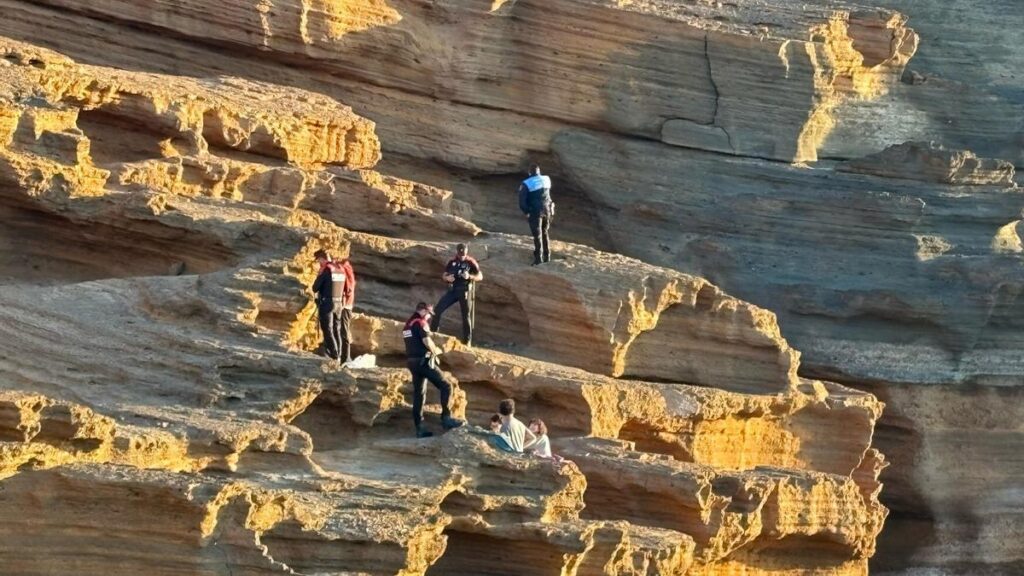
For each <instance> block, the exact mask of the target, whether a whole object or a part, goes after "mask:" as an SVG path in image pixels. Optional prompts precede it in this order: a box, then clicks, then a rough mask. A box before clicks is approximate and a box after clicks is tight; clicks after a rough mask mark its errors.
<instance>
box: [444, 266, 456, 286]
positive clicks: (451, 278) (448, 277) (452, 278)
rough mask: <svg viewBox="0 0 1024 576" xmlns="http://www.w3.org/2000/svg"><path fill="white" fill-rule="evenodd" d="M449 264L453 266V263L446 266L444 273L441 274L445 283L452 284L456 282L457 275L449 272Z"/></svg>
mask: <svg viewBox="0 0 1024 576" xmlns="http://www.w3.org/2000/svg"><path fill="white" fill-rule="evenodd" d="M449 264H451V262H449V263H448V264H445V265H444V272H442V273H441V278H443V279H444V281H445V282H447V283H449V284H451V283H452V282H455V275H454V274H452V273H451V272H449V271H448V265H449Z"/></svg>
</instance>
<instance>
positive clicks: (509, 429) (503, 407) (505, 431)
mask: <svg viewBox="0 0 1024 576" xmlns="http://www.w3.org/2000/svg"><path fill="white" fill-rule="evenodd" d="M515 413H516V401H515V400H513V399H511V398H506V399H504V400H502V401H501V403H500V404H498V414H501V430H500V432H501V434H502V435H504V437H505V439H506V440H508V444H509V447H510V448H512V451H513V452H522V451H523V450H525V449H527V448H529V447H530V446H532V445H533V443H534V442H536V441H537V437H536V436H535V435H534V434H533V432H530V429H529V428H527V427H526V424H523V423H522V422H521V421H520V420H519V419H518V418H516V417H515Z"/></svg>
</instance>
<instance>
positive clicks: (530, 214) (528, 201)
mask: <svg viewBox="0 0 1024 576" xmlns="http://www.w3.org/2000/svg"><path fill="white" fill-rule="evenodd" d="M519 210H521V211H522V213H523V215H525V216H526V218H527V220H528V221H529V222H530V233H531V234H533V265H534V266H536V265H537V264H541V263H543V262H550V261H551V247H550V243H549V240H548V230H550V228H551V219H552V218H553V217H554V215H555V203H554V202H552V201H551V178H548V177H547V176H544V175H543V174H541V173H540V166H537V165H536V164H533V165H532V166H530V177H529V178H527V179H526V180H523V183H522V184H520V185H519Z"/></svg>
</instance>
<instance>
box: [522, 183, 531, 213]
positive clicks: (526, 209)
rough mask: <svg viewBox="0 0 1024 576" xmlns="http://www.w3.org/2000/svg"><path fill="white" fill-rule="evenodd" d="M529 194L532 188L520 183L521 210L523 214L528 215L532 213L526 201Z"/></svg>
mask: <svg viewBox="0 0 1024 576" xmlns="http://www.w3.org/2000/svg"><path fill="white" fill-rule="evenodd" d="M529 194H530V190H529V189H527V187H526V184H520V185H519V211H520V212H522V213H523V214H525V215H527V216H529V215H530V208H529V206H527V202H526V200H527V197H528V196H529Z"/></svg>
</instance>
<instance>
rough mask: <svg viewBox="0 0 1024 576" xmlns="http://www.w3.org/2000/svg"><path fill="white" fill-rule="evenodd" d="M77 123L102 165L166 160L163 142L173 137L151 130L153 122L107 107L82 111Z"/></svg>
mask: <svg viewBox="0 0 1024 576" xmlns="http://www.w3.org/2000/svg"><path fill="white" fill-rule="evenodd" d="M77 124H78V127H79V129H81V130H82V132H84V133H85V135H86V136H88V138H89V141H90V153H91V155H92V158H93V162H95V163H96V164H97V165H98V166H108V165H116V164H123V163H126V162H138V161H141V160H151V159H154V158H162V157H163V156H164V154H163V153H162V151H161V149H160V142H161V141H162V140H165V139H167V138H168V137H169V135H167V134H161V133H158V132H152V131H150V130H147V127H149V126H152V125H153V123H148V122H136V121H130V120H128V119H126V118H124V117H122V116H118V115H116V114H114V113H112V112H111V111H109V110H105V109H103V108H96V109H93V110H82V111H81V112H79V113H78V122H77Z"/></svg>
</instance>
